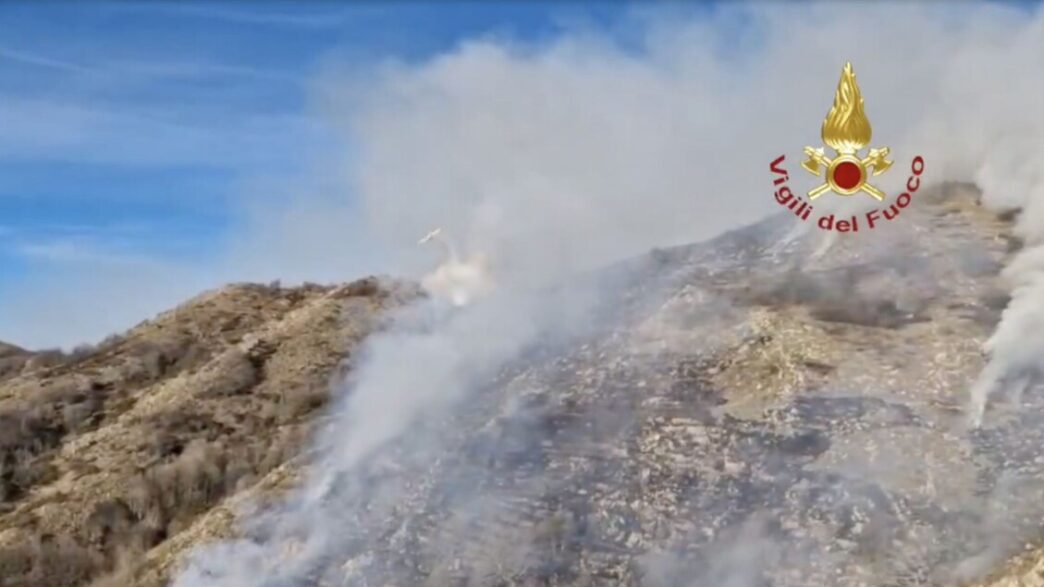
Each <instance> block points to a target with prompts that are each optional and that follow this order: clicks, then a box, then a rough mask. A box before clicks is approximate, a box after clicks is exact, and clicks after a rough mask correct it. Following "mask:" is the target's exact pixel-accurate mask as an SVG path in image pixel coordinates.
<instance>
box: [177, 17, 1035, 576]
mask: <svg viewBox="0 0 1044 587" xmlns="http://www.w3.org/2000/svg"><path fill="white" fill-rule="evenodd" d="M665 10H668V11H671V10H673V9H665ZM632 24H633V27H632V29H633V30H637V31H639V33H636V35H637V38H638V39H639V42H638V43H637V46H634V45H633V44H628V45H626V46H625V45H623V44H620V43H617V42H616V41H615V40H614V39H613V38H612V37H611V36H603V35H600V34H598V33H597V32H596V31H566V32H564V33H563V34H562V35H561V36H560V37H558V38H556V39H553V40H551V41H548V42H544V43H540V44H537V45H529V44H518V43H514V42H511V41H508V40H503V39H497V38H481V39H475V40H471V41H468V42H466V43H463V44H462V45H460V46H459V47H458V48H457V49H455V50H453V51H451V52H449V53H447V54H445V55H440V56H438V57H436V58H434V59H431V60H429V61H426V62H423V63H419V64H400V63H391V64H387V65H385V66H382V67H379V68H377V70H376V71H374V72H372V75H369V76H367V77H366V79H364V80H360V79H358V78H355V77H350V76H349V77H345V74H343V73H341V72H339V71H338V70H337V69H336V68H332V69H331V70H330V71H329V72H328V73H327V74H326V75H325V76H324V77H323V79H321V80H320V81H319V83H318V84H317V86H318V92H319V93H318V95H317V106H318V107H319V108H321V109H323V110H324V111H326V112H327V113H328V115H329V116H330V119H331V124H337V125H340V126H341V127H343V128H344V129H345V131H346V133H347V134H348V136H349V137H350V139H351V142H352V144H353V145H354V148H353V150H352V153H351V159H350V160H346V161H345V162H344V168H345V169H347V170H348V171H347V172H346V173H344V174H343V175H338V174H340V173H341V172H340V171H338V172H337V173H333V172H331V176H333V177H337V178H338V180H339V181H341V182H343V184H344V185H345V186H346V191H349V192H350V193H351V194H353V196H354V197H356V198H357V199H358V202H357V203H356V205H354V206H351V207H350V210H349V209H342V208H341V207H331V208H330V212H331V213H330V214H329V215H328V216H329V217H330V218H339V219H340V220H342V221H343V222H342V223H340V224H338V223H337V222H329V221H327V222H324V223H323V224H322V225H320V226H319V227H318V228H317V230H319V231H320V233H319V234H313V235H310V238H312V239H314V240H315V241H316V242H321V243H323V245H322V247H317V248H315V249H314V250H305V251H304V252H303V253H304V254H306V255H310V256H313V259H312V260H313V261H314V258H315V257H324V256H329V257H339V256H344V255H345V254H346V253H345V250H335V251H332V252H331V250H330V248H331V243H339V242H341V241H342V239H343V236H342V235H343V234H346V233H350V234H352V235H353V236H354V240H353V241H352V243H351V245H349V246H348V249H347V255H348V256H353V255H357V256H359V257H360V259H355V258H353V259H352V260H353V261H358V262H359V264H358V266H362V264H363V262H362V260H361V256H362V255H364V254H370V253H371V252H372V251H374V250H376V251H378V252H379V258H380V259H381V261H382V262H384V263H386V267H384V269H385V270H389V269H391V270H397V271H404V272H407V273H412V274H416V273H418V272H420V271H423V270H425V269H427V268H429V266H430V265H429V264H430V261H431V258H430V256H428V255H426V254H425V253H424V252H423V251H420V250H418V249H417V247H416V238H417V237H418V235H422V234H424V233H425V232H426V231H428V230H429V229H430V228H431V227H432V226H443V227H445V228H446V230H447V233H448V234H452V235H454V236H455V237H457V238H460V239H461V244H462V248H463V249H464V250H466V251H469V252H481V253H482V254H484V255H486V256H487V258H488V259H489V262H490V264H491V266H492V268H493V270H494V272H495V273H496V275H497V286H498V287H497V289H496V290H495V291H493V292H492V293H491V294H490V295H489V297H488V298H484V299H482V300H479V301H477V302H475V303H474V304H472V305H468V306H465V307H463V308H462V309H459V310H455V311H453V310H447V309H446V308H443V307H441V306H439V305H438V304H436V303H434V302H431V303H426V304H422V305H420V306H418V307H415V308H411V309H409V310H407V312H406V313H405V314H403V315H401V316H398V317H397V318H396V324H397V325H396V326H395V327H393V328H392V329H391V330H390V331H389V332H387V333H385V334H382V335H380V336H378V337H376V338H374V339H373V340H372V341H371V343H370V345H369V349H368V351H367V353H366V354H365V356H364V357H363V358H362V359H358V360H357V361H358V364H357V365H356V366H355V371H354V375H353V377H352V380H351V381H348V382H345V384H343V385H341V386H339V388H338V393H339V395H340V399H339V401H337V403H336V405H335V407H334V411H333V413H332V415H331V424H330V426H329V429H328V430H326V431H324V432H323V433H322V434H321V435H320V438H319V450H318V452H317V456H316V457H315V459H314V461H313V462H312V463H311V472H310V474H309V475H308V477H307V480H306V482H305V484H304V486H303V487H302V488H301V489H300V490H299V491H298V492H295V493H294V494H293V495H291V496H290V497H289V498H288V500H287V502H286V503H285V504H283V505H282V506H280V507H278V508H276V509H275V510H274V511H272V512H270V513H269V514H267V515H265V516H262V517H261V518H260V519H259V520H255V521H254V522H253V523H252V526H251V527H252V528H253V529H252V530H251V532H250V534H251V537H250V538H245V539H243V540H239V541H233V542H230V543H225V544H219V545H216V546H213V547H210V548H209V549H204V550H203V551H201V552H200V553H198V554H197V555H196V556H195V557H193V559H192V562H191V564H190V566H189V568H188V569H187V571H186V572H185V573H184V574H183V575H182V576H181V577H180V578H179V579H178V580H177V582H176V585H177V587H202V586H204V585H206V586H217V587H233V586H236V587H238V586H244V587H245V586H250V587H254V586H257V585H273V586H282V585H291V584H295V583H294V581H295V580H299V579H301V578H302V577H305V576H311V575H310V574H311V573H313V572H314V571H315V569H316V568H318V567H321V566H322V563H323V562H324V561H327V560H328V559H331V558H335V557H336V556H337V555H338V554H340V553H343V552H345V551H347V550H350V543H352V541H357V540H363V539H365V538H364V537H359V536H357V535H355V534H354V533H353V532H352V531H351V530H350V528H351V527H353V526H352V525H353V524H357V523H358V522H359V519H360V517H366V516H374V517H377V516H379V515H380V513H381V512H382V511H387V510H388V508H392V507H393V506H394V503H395V501H396V500H398V499H406V497H407V496H408V493H409V487H408V484H406V483H404V482H402V481H401V479H400V480H398V481H388V480H387V479H398V478H397V477H395V476H394V475H391V476H385V475H384V474H383V473H381V472H380V466H381V459H380V458H379V457H380V455H381V454H382V452H383V451H395V454H396V455H398V457H399V458H404V459H405V460H406V461H407V462H409V463H413V464H414V465H415V466H417V467H420V466H422V465H423V462H424V461H425V459H426V458H428V457H430V456H431V455H433V454H436V453H437V451H436V449H435V447H436V446H438V445H439V443H440V442H442V440H441V437H440V435H439V433H438V432H437V431H435V429H436V428H437V426H436V425H435V423H436V422H438V421H439V419H440V418H441V417H442V416H443V415H445V414H447V413H450V412H452V410H453V408H454V406H456V405H459V404H460V402H463V401H466V400H467V399H468V398H469V397H474V396H475V394H477V393H480V390H481V388H482V385H483V384H484V383H485V382H488V381H489V380H490V379H491V378H492V377H494V376H495V375H496V374H497V372H498V370H500V369H501V368H503V367H504V366H505V365H507V364H508V362H509V361H511V360H513V359H515V358H516V357H517V356H518V355H519V354H520V353H523V352H525V351H527V350H529V349H532V348H533V347H534V346H541V345H553V344H554V343H555V341H561V340H563V339H564V338H567V337H569V336H572V335H575V334H576V333H577V332H581V331H583V329H584V328H585V327H586V325H587V324H588V322H589V320H590V318H591V317H592V314H591V308H592V307H593V306H594V305H595V302H596V300H597V299H598V295H597V293H592V292H591V291H590V290H587V289H581V290H580V291H577V290H575V289H573V288H572V287H571V286H569V287H567V286H563V285H562V284H563V282H567V281H569V280H570V279H571V278H572V276H575V275H577V274H578V273H581V272H584V271H587V270H591V269H594V268H596V267H599V266H602V265H605V264H607V263H610V262H612V261H615V260H618V259H621V258H623V257H626V256H629V255H634V254H638V253H640V252H642V251H644V250H647V249H648V248H650V247H652V246H663V245H671V244H678V243H682V242H689V241H695V240H700V239H704V238H707V237H709V236H713V235H715V234H717V233H719V232H721V231H722V230H724V229H726V228H730V227H734V226H737V225H740V224H743V223H746V222H750V221H752V220H756V219H758V218H760V217H763V216H764V215H766V214H768V213H770V212H772V211H773V210H774V206H775V203H774V202H773V201H772V189H771V179H770V177H769V173H768V170H767V167H768V163H769V162H770V161H771V160H773V159H774V158H775V157H776V156H778V155H779V154H780V153H781V152H786V153H787V154H788V158H787V160H786V164H787V166H788V169H789V171H790V173H791V174H792V176H793V177H794V180H793V181H794V182H795V185H796V183H797V182H798V181H799V180H798V179H797V178H798V177H799V175H798V174H799V172H800V170H799V167H798V163H799V159H798V157H799V155H800V149H801V147H802V146H804V145H806V144H818V142H819V136H818V131H819V126H820V123H821V121H822V118H823V116H824V114H825V112H826V111H827V109H828V108H829V106H830V102H831V97H832V95H833V89H834V87H835V85H836V80H837V75H838V71H839V69H840V67H841V65H842V64H843V63H844V61H845V60H851V61H852V63H853V64H854V65H855V67H856V70H857V72H858V75H859V83H860V86H861V87H862V90H863V95H864V99H865V100H866V114H867V116H868V117H869V119H870V121H871V123H872V124H873V136H874V141H875V144H874V146H888V147H891V149H892V156H893V158H894V159H895V161H896V165H895V167H894V168H893V169H892V171H891V172H890V173H889V174H886V176H882V178H881V180H880V181H879V182H877V179H875V182H877V183H878V185H879V187H881V188H882V189H883V190H884V191H886V192H888V193H891V194H894V193H898V191H899V190H900V186H902V184H903V183H905V181H906V176H905V167H906V162H908V161H910V160H911V159H912V158H913V157H914V156H915V155H922V156H923V157H924V158H925V160H926V161H927V171H926V176H925V177H926V180H927V181H942V180H950V181H975V182H977V183H978V185H979V186H980V187H981V188H982V190H983V203H984V204H986V205H987V206H990V207H993V208H996V209H997V210H1017V211H1019V214H1018V220H1017V226H1016V230H1017V231H1018V233H1019V234H1020V236H1022V238H1023V239H1024V241H1025V248H1024V249H1023V250H1022V251H1021V252H1019V253H1018V255H1017V256H1016V257H1015V259H1014V260H1013V261H1012V263H1011V264H1010V265H1009V266H1008V268H1007V269H1006V271H1005V273H1004V275H1005V277H1006V278H1007V279H1009V280H1010V282H1011V287H1012V301H1011V304H1010V305H1009V307H1008V309H1007V310H1006V311H1005V313H1004V316H1003V320H1002V322H1001V324H1000V326H999V327H998V329H997V331H996V333H995V334H994V336H993V337H992V338H991V339H990V341H989V343H988V344H987V350H988V351H989V352H990V354H991V362H990V364H989V367H988V368H987V369H986V371H984V373H983V375H982V378H981V380H980V381H979V382H978V383H977V384H976V385H975V392H974V397H975V400H974V407H973V411H975V412H976V413H977V412H980V411H981V410H982V407H983V406H984V405H985V398H986V397H987V396H988V394H989V393H990V392H991V391H992V390H993V389H995V388H996V387H997V386H999V385H1001V383H1002V382H1003V381H1006V380H1008V379H1011V378H1017V377H1022V376H1023V375H1024V374H1025V373H1027V372H1032V371H1034V370H1035V369H1038V365H1039V360H1040V359H1039V357H1040V356H1042V352H1044V337H1042V336H1041V334H1040V333H1041V332H1044V328H1042V327H1044V185H1042V183H1041V182H1042V180H1044V173H1041V171H1040V170H1039V169H1038V168H1037V164H1036V162H1037V161H1039V160H1040V157H1038V155H1044V140H1042V137H1044V133H1042V131H1044V128H1042V127H1044V118H1042V117H1041V116H1040V115H1039V106H1038V104H1037V101H1038V98H1039V96H1040V95H1041V93H1042V90H1044V88H1042V87H1041V84H1042V83H1044V82H1042V81H1041V80H1044V75H1041V74H1042V73H1044V71H1041V67H1042V66H1041V64H1040V60H1039V56H1040V55H1042V54H1044V19H1042V18H1040V17H1038V16H1037V15H1035V14H1027V13H1025V12H1023V11H1022V10H1020V9H1017V8H1011V7H1005V6H985V7H982V6H978V5H975V6H973V5H961V6H952V5H951V6H945V7H943V6H939V5H927V6H917V7H915V6H908V5H883V4H879V3H875V4H865V5H854V6H846V7H844V8H835V7H826V6H819V5H811V6H808V5H802V6H801V7H791V6H782V5H769V6H763V5H759V6H756V7H751V8H748V7H740V6H730V7H728V8H723V9H720V10H716V11H714V12H712V13H711V14H709V15H706V14H704V15H700V16H698V17H695V16H694V17H686V16H684V15H681V16H680V17H679V15H671V14H661V13H660V12H659V11H653V12H650V13H640V14H636V16H635V17H634V18H633V21H632ZM340 169H341V167H340V166H339V167H338V170H340ZM812 179H813V178H811V177H809V178H807V181H808V183H809V186H808V187H811V184H812ZM803 180H806V178H803ZM806 189H807V188H806ZM302 198H303V199H301V200H297V201H296V203H295V204H293V205H294V206H298V207H301V208H310V207H318V208H319V209H322V205H321V202H322V200H309V199H308V197H307V196H302ZM913 205H917V204H916V201H915V203H914V204H913ZM276 216H278V217H279V218H280V219H276ZM307 217H314V215H308V216H307ZM286 218H289V219H290V220H289V221H287V220H285V219H286ZM295 218H299V216H295V215H285V214H282V213H280V214H278V215H272V217H265V216H262V217H261V218H260V219H259V220H258V224H257V234H258V235H259V236H258V237H257V238H258V239H261V238H262V236H260V235H264V237H269V236H270V235H272V234H276V235H290V236H291V237H292V236H293V235H295V234H298V235H299V234H300V233H301V232H302V228H301V227H300V226H295V225H292V224H287V222H293V221H294V219H295ZM324 227H325V228H324ZM323 231H326V232H325V233H324V232H323ZM287 238H289V237H287ZM853 238H857V237H855V236H854V235H853ZM858 238H868V239H870V238H874V234H873V233H869V234H863V235H860V236H859V237H858ZM249 242H250V240H249V239H247V243H248V245H249ZM275 242H276V243H278V242H280V241H279V240H278V239H277V240H276V241H275ZM295 242H296V241H295ZM363 243H365V247H364V245H363ZM352 247H354V248H352ZM246 249H249V246H247V247H246ZM265 250H267V248H266V249H265ZM237 254H239V255H242V253H237ZM233 258H235V256H234V255H233ZM342 261H343V259H340V260H338V263H341V262H342ZM338 266H342V265H338ZM272 269H273V268H271V267H270V268H268V269H266V270H272ZM556 288H559V289H556ZM549 296H550V297H549ZM403 455H405V456H403ZM331 496H336V499H335V500H334V501H331V499H332V498H331ZM349 506H351V507H358V508H360V509H359V510H357V511H345V510H346V508H348V509H350V508H349ZM258 536H261V538H258ZM290 543H297V544H298V546H297V547H295V548H294V552H296V553H297V554H296V555H295V556H289V557H286V556H284V554H285V553H284V552H283V551H284V549H285V548H286V547H287V545H288V544H290ZM728 584H730V585H731V584H736V583H728Z"/></svg>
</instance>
